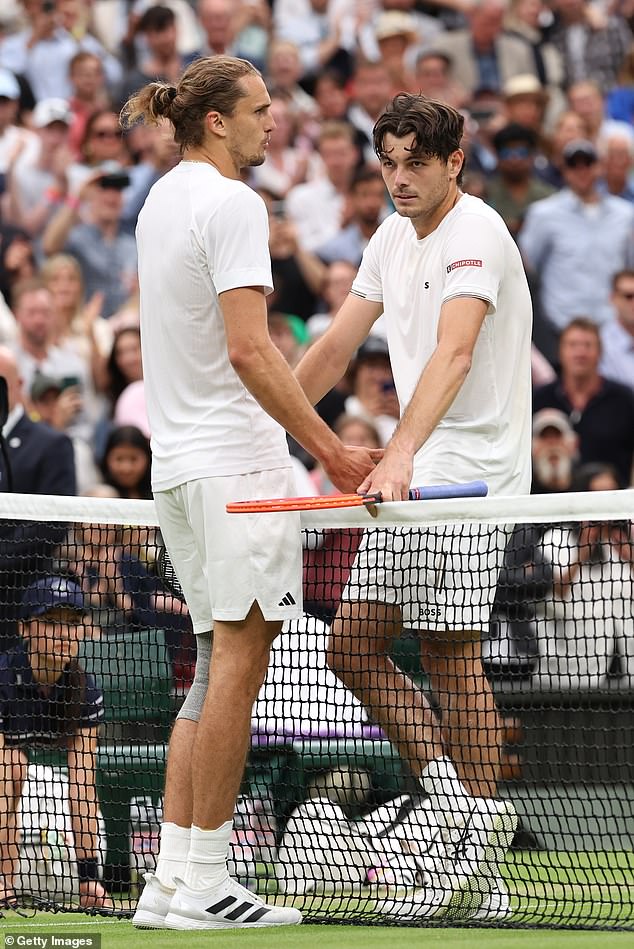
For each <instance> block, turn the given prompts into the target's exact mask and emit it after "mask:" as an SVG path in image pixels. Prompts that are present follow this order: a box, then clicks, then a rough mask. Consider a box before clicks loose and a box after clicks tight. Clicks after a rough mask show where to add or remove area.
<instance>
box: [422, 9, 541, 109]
mask: <svg viewBox="0 0 634 949" xmlns="http://www.w3.org/2000/svg"><path fill="white" fill-rule="evenodd" d="M505 10H506V5H505V3H504V0H482V2H481V3H477V4H474V5H473V6H471V7H469V9H468V10H467V12H466V17H467V21H468V26H467V28H466V29H459V30H451V31H450V32H447V33H443V35H442V36H440V37H438V38H437V39H436V40H435V41H434V46H435V48H436V50H439V51H441V52H443V53H447V55H448V56H449V57H450V59H451V62H452V78H453V79H455V80H456V81H457V82H459V83H460V85H461V86H463V88H464V89H466V90H467V94H468V95H469V96H470V97H472V96H474V95H475V94H476V93H478V92H480V91H481V90H483V89H486V90H488V91H491V92H497V93H499V94H501V92H502V90H503V88H504V85H505V83H507V82H508V80H509V79H510V78H511V77H512V76H517V75H533V76H534V75H536V71H535V63H534V59H533V54H532V51H531V50H530V49H529V48H528V47H527V45H526V43H525V42H524V41H523V40H521V39H519V38H518V37H516V36H508V35H507V34H506V33H504V14H505Z"/></svg>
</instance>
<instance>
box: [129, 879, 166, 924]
mask: <svg viewBox="0 0 634 949" xmlns="http://www.w3.org/2000/svg"><path fill="white" fill-rule="evenodd" d="M144 879H145V886H144V887H143V892H142V893H141V896H140V897H139V902H138V903H137V906H136V911H135V913H134V916H133V917H132V925H133V926H135V927H136V928H137V929H165V917H166V916H167V913H168V911H169V907H170V903H171V900H172V897H173V896H174V890H173V889H168V887H166V886H163V884H162V883H160V882H159V880H158V878H157V877H156V876H155V875H154V874H153V873H146V874H145V876H144Z"/></svg>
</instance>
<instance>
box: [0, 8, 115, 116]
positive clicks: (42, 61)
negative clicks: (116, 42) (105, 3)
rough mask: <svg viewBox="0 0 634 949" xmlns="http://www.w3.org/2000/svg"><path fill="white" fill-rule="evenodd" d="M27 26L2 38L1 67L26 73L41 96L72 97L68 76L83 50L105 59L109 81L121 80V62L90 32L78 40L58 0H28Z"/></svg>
mask: <svg viewBox="0 0 634 949" xmlns="http://www.w3.org/2000/svg"><path fill="white" fill-rule="evenodd" d="M24 11H25V14H26V19H27V26H26V28H25V29H23V30H19V31H18V32H17V33H11V34H9V35H8V36H5V37H4V39H2V40H0V66H4V67H5V68H6V69H10V70H11V71H12V72H13V73H16V74H17V75H20V76H23V77H24V78H25V79H26V80H27V82H28V83H29V85H30V87H31V89H32V90H33V95H34V96H35V100H36V102H39V101H40V99H51V98H60V99H68V98H69V97H70V95H71V94H72V89H71V85H70V81H69V77H68V67H69V64H70V61H71V59H72V58H73V56H74V55H75V53H77V52H78V51H79V50H80V49H83V50H87V51H88V52H91V53H95V54H96V55H97V56H99V58H100V59H101V61H102V62H103V65H104V69H105V72H106V77H107V81H108V83H109V84H110V85H111V86H112V85H114V84H115V83H117V82H119V81H120V79H121V73H122V70H121V65H120V63H119V61H118V60H117V59H116V58H115V57H114V56H111V55H110V54H109V53H107V52H106V51H105V50H104V48H103V46H102V45H101V43H99V41H98V40H97V39H95V37H94V36H92V35H91V34H90V33H85V34H84V36H82V37H81V38H80V39H77V38H76V37H75V36H73V35H72V34H71V33H69V32H68V30H66V29H65V28H64V27H63V26H62V25H61V18H60V13H59V11H58V9H57V4H56V3H55V2H51V3H42V2H41V0H26V2H25V3H24Z"/></svg>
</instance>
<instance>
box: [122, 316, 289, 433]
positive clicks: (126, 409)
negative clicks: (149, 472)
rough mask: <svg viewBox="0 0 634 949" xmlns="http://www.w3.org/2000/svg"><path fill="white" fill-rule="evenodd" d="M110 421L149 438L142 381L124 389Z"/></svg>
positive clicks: (148, 424) (148, 423) (148, 422)
mask: <svg viewBox="0 0 634 949" xmlns="http://www.w3.org/2000/svg"><path fill="white" fill-rule="evenodd" d="M297 319H299V317H297ZM300 322H301V321H300ZM112 421H113V424H114V425H116V426H123V425H133V426H134V427H135V428H138V429H140V431H141V432H143V434H144V435H145V437H146V438H148V439H149V438H150V437H151V435H152V432H151V430H150V421H149V419H148V417H147V405H146V401H145V384H144V382H143V380H142V379H139V380H138V381H137V382H131V383H130V385H128V386H126V387H125V389H124V390H123V392H122V393H121V395H120V396H119V398H118V399H117V401H116V402H115V406H114V412H113V413H112Z"/></svg>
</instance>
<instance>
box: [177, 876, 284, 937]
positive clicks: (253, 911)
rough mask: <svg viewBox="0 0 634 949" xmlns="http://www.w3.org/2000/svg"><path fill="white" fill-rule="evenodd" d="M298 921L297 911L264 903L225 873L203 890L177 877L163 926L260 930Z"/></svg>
mask: <svg viewBox="0 0 634 949" xmlns="http://www.w3.org/2000/svg"><path fill="white" fill-rule="evenodd" d="M301 921H302V916H301V913H300V912H299V910H296V909H293V908H292V907H286V906H274V905H271V904H269V903H265V902H264V900H262V899H261V898H260V897H259V896H256V894H255V893H251V891H250V890H247V889H245V888H244V887H243V886H240V884H239V883H237V882H236V881H235V880H233V879H232V878H231V877H229V876H228V877H227V878H226V879H225V880H224V881H223V882H222V883H221V884H220V886H217V887H214V888H212V889H205V890H194V889H192V888H191V887H189V886H187V884H186V883H184V882H183V881H182V880H178V879H177V880H176V892H175V893H174V896H173V897H172V902H171V903H170V907H169V912H168V914H167V916H166V918H165V927H166V928H167V929H243V928H244V929H256V928H258V929H259V928H261V927H264V926H296V925H297V924H298V923H301Z"/></svg>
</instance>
